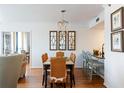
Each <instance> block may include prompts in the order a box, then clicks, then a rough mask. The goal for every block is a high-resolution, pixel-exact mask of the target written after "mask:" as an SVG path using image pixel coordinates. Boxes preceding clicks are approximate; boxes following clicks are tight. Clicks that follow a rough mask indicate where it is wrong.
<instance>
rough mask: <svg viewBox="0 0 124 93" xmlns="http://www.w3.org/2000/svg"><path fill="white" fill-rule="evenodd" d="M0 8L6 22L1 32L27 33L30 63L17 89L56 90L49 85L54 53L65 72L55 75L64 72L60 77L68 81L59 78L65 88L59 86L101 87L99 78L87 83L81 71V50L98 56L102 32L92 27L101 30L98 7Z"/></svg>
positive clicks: (7, 6)
mask: <svg viewBox="0 0 124 93" xmlns="http://www.w3.org/2000/svg"><path fill="white" fill-rule="evenodd" d="M0 7H1V8H0V9H1V11H2V10H3V9H4V11H3V12H1V14H2V15H3V16H4V17H5V18H6V19H4V22H3V23H2V24H1V27H0V28H1V31H7V32H11V31H15V32H25V31H27V32H30V50H29V51H30V62H29V64H28V65H27V71H26V77H25V78H22V79H20V80H19V83H18V88H19V87H58V86H56V84H52V83H51V84H50V82H52V80H50V75H51V73H52V72H51V71H52V68H51V66H52V65H51V63H52V61H54V60H56V58H58V57H56V53H57V52H63V57H62V59H61V58H60V59H58V60H60V61H61V60H63V61H64V63H65V65H64V66H63V68H65V67H66V69H63V70H62V71H59V70H61V69H58V70H56V71H59V72H63V71H65V73H64V74H63V73H62V74H63V75H64V77H65V76H66V72H67V77H66V79H68V80H66V79H62V78H61V79H62V80H64V83H65V80H66V81H67V82H66V84H67V85H65V84H62V87H68V88H70V87H104V85H103V82H104V79H103V78H101V77H100V76H93V77H94V78H93V79H92V80H90V78H89V76H88V74H87V72H86V71H84V70H83V60H82V51H83V50H85V51H89V52H91V53H92V54H93V50H94V49H96V50H99V52H101V49H102V45H103V43H104V41H103V39H104V37H103V36H104V31H103V28H102V30H100V29H97V27H95V26H96V25H97V26H98V28H99V27H100V24H101V25H102V27H103V26H104V22H103V11H104V8H103V7H102V5H97V6H96V5H90V4H74V5H71V4H51V5H49V4H39V5H36V4H34V5H28V4H26V5H23V4H22V5H0ZM86 8H87V9H88V10H87V11H86V10H85V9H86ZM8 11H11V13H10V14H9V16H8ZM41 11H42V12H41ZM91 11H92V12H94V13H91ZM84 13H85V14H86V15H87V17H86V15H84ZM20 14H23V15H21V16H20ZM30 14H31V15H30ZM49 15H50V16H49ZM15 16H16V17H15ZM94 16H96V17H94ZM96 19H97V21H96ZM18 28H19V29H18ZM100 28H101V27H100ZM19 51H20V50H19ZM45 53H47V57H45V60H46V59H48V61H46V62H43V59H42V56H43V55H44V54H45ZM71 54H72V55H73V56H74V55H75V60H74V61H72V60H71ZM54 57H55V59H54ZM52 59H54V60H52ZM59 63H63V62H59ZM57 65H60V64H57ZM47 67H48V68H47ZM48 71H49V72H48ZM53 72H55V71H53ZM57 73H58V72H57ZM51 77H52V78H53V77H54V78H53V79H55V80H53V81H57V80H58V79H57V78H55V76H51ZM95 82H96V83H95ZM32 83H36V84H32ZM42 83H43V84H42ZM54 83H55V82H54ZM94 83H95V84H94ZM60 85H61V84H60ZM94 85H96V86H94ZM59 87H61V86H59Z"/></svg>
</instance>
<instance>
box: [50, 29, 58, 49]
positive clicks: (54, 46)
mask: <svg viewBox="0 0 124 93" xmlns="http://www.w3.org/2000/svg"><path fill="white" fill-rule="evenodd" d="M49 36H50V37H49V38H50V40H49V42H50V45H49V46H50V50H57V31H50V32H49Z"/></svg>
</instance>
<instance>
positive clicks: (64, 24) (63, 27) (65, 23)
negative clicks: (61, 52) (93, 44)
mask: <svg viewBox="0 0 124 93" xmlns="http://www.w3.org/2000/svg"><path fill="white" fill-rule="evenodd" d="M65 12H66V10H61V20H60V21H58V23H57V25H58V28H59V30H60V31H67V26H68V24H69V22H68V21H67V20H65Z"/></svg>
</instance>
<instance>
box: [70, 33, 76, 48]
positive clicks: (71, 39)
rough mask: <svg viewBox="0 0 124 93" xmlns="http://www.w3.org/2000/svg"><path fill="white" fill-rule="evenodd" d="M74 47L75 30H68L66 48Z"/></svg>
mask: <svg viewBox="0 0 124 93" xmlns="http://www.w3.org/2000/svg"><path fill="white" fill-rule="evenodd" d="M75 49H76V32H75V31H68V50H75Z"/></svg>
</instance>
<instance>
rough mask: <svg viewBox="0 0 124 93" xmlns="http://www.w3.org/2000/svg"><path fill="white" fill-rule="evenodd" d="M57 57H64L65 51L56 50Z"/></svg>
mask: <svg viewBox="0 0 124 93" xmlns="http://www.w3.org/2000/svg"><path fill="white" fill-rule="evenodd" d="M56 57H60V58H61V57H64V52H62V51H59V52H56Z"/></svg>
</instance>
